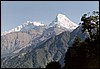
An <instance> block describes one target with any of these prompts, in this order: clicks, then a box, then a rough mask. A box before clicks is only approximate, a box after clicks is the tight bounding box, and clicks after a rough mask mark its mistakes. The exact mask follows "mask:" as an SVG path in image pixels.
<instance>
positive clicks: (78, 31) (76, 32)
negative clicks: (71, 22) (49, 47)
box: [68, 25, 89, 46]
mask: <svg viewBox="0 0 100 69" xmlns="http://www.w3.org/2000/svg"><path fill="white" fill-rule="evenodd" d="M76 36H78V37H80V39H81V40H82V41H84V40H85V39H86V38H87V37H88V36H89V33H88V32H82V26H81V25H80V26H78V27H77V28H76V29H74V30H73V31H72V32H71V33H70V40H69V42H68V44H69V46H72V44H73V42H74V39H75V37H76Z"/></svg>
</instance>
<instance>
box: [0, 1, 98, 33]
mask: <svg viewBox="0 0 100 69" xmlns="http://www.w3.org/2000/svg"><path fill="white" fill-rule="evenodd" d="M92 11H99V1H1V32H4V31H8V30H10V29H13V28H15V27H17V26H19V25H21V24H23V23H25V22H27V21H33V22H34V21H38V22H41V23H44V24H46V25H49V24H50V23H51V22H52V21H53V20H54V19H55V18H56V16H57V14H59V13H60V14H64V15H66V16H67V17H68V18H69V19H70V20H71V21H73V22H74V23H76V24H79V23H80V22H81V20H80V19H81V17H82V15H83V14H85V13H88V12H92Z"/></svg>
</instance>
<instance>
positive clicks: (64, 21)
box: [49, 14, 78, 29]
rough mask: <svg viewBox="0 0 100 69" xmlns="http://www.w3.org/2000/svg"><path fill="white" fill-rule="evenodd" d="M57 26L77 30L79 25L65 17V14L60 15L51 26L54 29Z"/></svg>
mask: <svg viewBox="0 0 100 69" xmlns="http://www.w3.org/2000/svg"><path fill="white" fill-rule="evenodd" d="M55 25H58V26H59V27H60V26H61V27H65V28H67V29H75V28H76V27H78V25H77V24H75V23H74V22H72V21H71V20H70V19H68V18H67V17H66V16H65V15H63V14H58V15H57V16H56V18H55V20H54V21H53V22H52V23H51V24H50V25H49V26H50V27H53V26H55Z"/></svg>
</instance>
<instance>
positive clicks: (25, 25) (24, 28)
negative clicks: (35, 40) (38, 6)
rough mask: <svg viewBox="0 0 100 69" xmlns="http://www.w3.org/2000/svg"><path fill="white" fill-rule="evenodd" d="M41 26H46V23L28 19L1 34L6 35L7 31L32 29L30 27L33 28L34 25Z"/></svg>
mask: <svg viewBox="0 0 100 69" xmlns="http://www.w3.org/2000/svg"><path fill="white" fill-rule="evenodd" d="M40 26H45V24H42V23H41V22H36V21H35V22H31V21H27V22H26V23H24V24H22V25H19V26H17V27H16V28H14V29H11V30H9V31H5V32H2V33H1V36H2V35H6V34H7V33H11V32H18V31H25V30H30V29H33V28H34V27H40Z"/></svg>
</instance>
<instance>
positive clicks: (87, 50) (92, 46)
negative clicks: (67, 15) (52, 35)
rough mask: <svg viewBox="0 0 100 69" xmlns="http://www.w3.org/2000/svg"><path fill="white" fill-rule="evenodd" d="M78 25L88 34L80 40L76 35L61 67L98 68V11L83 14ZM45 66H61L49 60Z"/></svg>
mask: <svg viewBox="0 0 100 69" xmlns="http://www.w3.org/2000/svg"><path fill="white" fill-rule="evenodd" d="M80 26H82V30H81V31H82V32H83V33H84V32H88V34H89V36H88V37H87V38H86V39H85V40H84V41H82V40H81V38H80V37H78V36H76V38H75V40H74V43H73V44H72V47H69V49H68V50H67V52H66V54H65V58H64V63H65V65H64V67H63V68H99V12H98V11H93V12H89V13H87V14H84V15H83V16H82V18H81V23H80ZM46 68H61V65H60V64H59V62H50V63H48V65H47V66H46Z"/></svg>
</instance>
